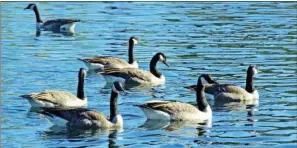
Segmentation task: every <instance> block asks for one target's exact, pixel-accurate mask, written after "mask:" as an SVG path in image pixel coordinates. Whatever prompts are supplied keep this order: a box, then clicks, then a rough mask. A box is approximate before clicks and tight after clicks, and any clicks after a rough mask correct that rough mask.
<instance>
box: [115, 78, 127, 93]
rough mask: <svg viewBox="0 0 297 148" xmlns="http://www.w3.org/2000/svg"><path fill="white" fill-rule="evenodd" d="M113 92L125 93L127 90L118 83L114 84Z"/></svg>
mask: <svg viewBox="0 0 297 148" xmlns="http://www.w3.org/2000/svg"><path fill="white" fill-rule="evenodd" d="M112 90H113V91H114V92H120V91H122V92H125V89H124V88H123V86H122V84H121V83H120V82H118V81H116V82H114V83H113V86H112Z"/></svg>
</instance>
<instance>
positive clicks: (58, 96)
mask: <svg viewBox="0 0 297 148" xmlns="http://www.w3.org/2000/svg"><path fill="white" fill-rule="evenodd" d="M29 98H32V99H36V100H40V101H46V102H51V103H54V104H57V105H59V103H60V102H62V100H72V99H77V97H76V96H75V95H73V94H71V93H68V92H64V91H54V90H48V91H44V92H41V93H38V94H31V95H30V96H29Z"/></svg>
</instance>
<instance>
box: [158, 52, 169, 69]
mask: <svg viewBox="0 0 297 148" xmlns="http://www.w3.org/2000/svg"><path fill="white" fill-rule="evenodd" d="M156 56H157V57H158V59H159V61H160V62H162V63H164V64H165V65H166V66H167V67H169V65H168V64H167V62H166V60H167V59H166V56H165V54H164V53H162V52H158V53H157V54H156Z"/></svg>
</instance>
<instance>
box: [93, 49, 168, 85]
mask: <svg viewBox="0 0 297 148" xmlns="http://www.w3.org/2000/svg"><path fill="white" fill-rule="evenodd" d="M158 61H160V62H162V63H164V64H165V65H166V66H168V64H167V63H166V56H165V55H164V54H163V53H161V52H158V53H157V54H155V55H154V56H153V58H152V59H151V62H150V72H149V71H145V70H140V69H135V68H127V69H106V70H104V71H103V72H100V71H97V73H100V74H102V75H103V77H104V78H105V80H106V81H107V82H108V83H110V82H113V81H115V80H117V81H120V82H122V83H123V84H128V85H141V84H149V85H159V84H164V83H165V77H164V76H163V75H162V74H161V73H160V72H159V71H158V70H157V69H156V65H157V62H158ZM168 67H169V66H168Z"/></svg>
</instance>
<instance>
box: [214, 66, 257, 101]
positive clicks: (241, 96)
mask: <svg viewBox="0 0 297 148" xmlns="http://www.w3.org/2000/svg"><path fill="white" fill-rule="evenodd" d="M257 73H258V71H257V69H256V66H255V65H250V66H249V67H248V69H247V75H246V85H245V89H243V88H241V87H239V86H236V85H231V84H215V85H212V86H211V87H210V88H209V89H210V90H211V94H214V97H215V99H216V100H217V99H218V100H226V101H227V100H228V101H235V100H253V99H259V93H258V91H257V90H256V89H255V88H254V85H253V76H254V74H257Z"/></svg>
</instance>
